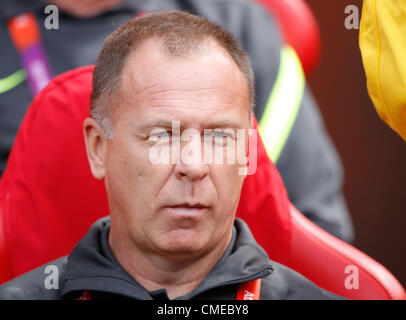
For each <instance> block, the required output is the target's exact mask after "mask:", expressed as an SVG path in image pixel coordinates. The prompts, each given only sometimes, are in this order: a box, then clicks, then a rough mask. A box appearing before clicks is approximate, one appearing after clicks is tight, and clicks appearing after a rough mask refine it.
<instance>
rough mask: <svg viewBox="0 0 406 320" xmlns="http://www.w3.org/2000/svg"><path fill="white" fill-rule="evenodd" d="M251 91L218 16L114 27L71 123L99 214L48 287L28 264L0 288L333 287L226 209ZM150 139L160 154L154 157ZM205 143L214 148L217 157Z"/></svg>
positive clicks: (234, 201)
mask: <svg viewBox="0 0 406 320" xmlns="http://www.w3.org/2000/svg"><path fill="white" fill-rule="evenodd" d="M254 101H255V99H254V77H253V72H252V69H251V65H250V60H249V58H248V56H247V54H246V53H245V52H244V51H243V50H242V49H241V48H240V46H239V44H238V42H237V41H236V40H235V39H234V38H233V36H232V35H231V34H230V33H228V32H226V31H224V30H223V29H222V28H221V27H220V26H218V25H215V24H213V23H211V22H209V21H207V20H205V19H203V18H200V17H197V16H194V15H191V14H189V13H184V12H177V11H170V12H163V13H155V14H148V15H145V16H143V17H141V18H137V19H134V20H132V21H130V22H128V23H126V24H125V25H123V26H121V27H120V28H118V29H117V30H116V31H115V32H114V33H113V34H112V35H111V36H110V37H109V38H108V39H107V40H106V42H105V44H104V46H103V49H102V51H101V53H100V55H99V57H98V60H97V62H96V66H95V70H94V79H93V88H92V96H91V117H90V118H88V119H86V120H85V121H84V125H83V128H84V137H85V141H86V150H87V155H88V159H89V164H90V168H91V172H92V174H93V176H94V177H95V178H97V179H104V182H105V186H106V191H107V195H108V202H109V209H110V217H111V218H104V219H102V220H100V221H98V222H96V223H95V225H94V226H93V227H92V228H91V229H90V231H89V233H88V234H87V235H86V236H85V237H84V238H83V239H82V240H81V241H80V242H79V243H78V245H77V246H76V247H75V249H74V250H73V252H72V253H71V254H70V255H69V256H68V258H67V260H66V259H65V258H62V259H59V260H58V261H56V262H55V263H54V264H56V265H57V266H58V268H59V269H60V270H61V271H60V274H61V279H60V281H59V283H60V288H59V289H58V290H47V289H46V287H45V286H44V283H43V282H42V278H41V277H39V274H40V273H42V268H39V269H36V270H34V271H32V272H29V273H28V274H25V275H23V276H21V277H19V278H16V279H14V280H12V281H10V282H8V283H6V284H5V285H3V286H2V287H1V288H0V297H1V298H3V299H32V298H33V299H61V298H66V299H81V298H82V299H83V298H91V299H115V298H132V299H148V300H151V299H181V300H184V299H188V300H189V299H235V298H236V295H237V292H238V288H239V287H241V286H244V284H245V283H246V282H247V281H254V280H258V279H260V281H256V282H255V283H257V284H258V283H261V287H260V295H259V297H258V298H260V299H336V298H339V297H337V296H335V295H333V294H331V293H329V292H326V291H324V290H322V289H320V288H318V287H317V286H316V285H314V284H313V283H311V282H310V281H308V280H307V279H306V278H304V277H302V276H301V275H299V274H298V273H296V272H294V271H293V270H290V269H288V268H286V267H284V266H282V265H280V264H278V263H275V262H272V261H270V260H269V259H268V257H267V255H266V254H265V252H264V251H263V249H262V248H261V247H260V246H259V245H258V244H257V243H256V242H255V240H254V238H253V236H252V235H251V233H250V231H249V229H248V227H247V225H246V224H245V223H244V222H243V221H242V220H238V219H235V213H236V209H237V206H238V202H239V198H240V193H241V188H242V184H243V181H244V177H245V176H244V175H243V174H241V170H240V169H241V163H240V162H239V161H231V160H236V159H237V158H240V156H241V155H243V156H245V154H246V153H245V150H246V149H245V148H246V147H247V144H248V138H247V137H248V135H247V134H246V135H245V136H244V138H243V141H242V142H243V145H244V146H245V148H243V149H239V148H234V147H233V146H235V144H233V143H231V142H232V141H237V143H238V142H241V141H239V139H240V138H239V137H241V135H239V136H238V132H240V133H241V132H245V133H247V132H248V130H249V128H250V126H251V120H252V113H253V110H252V108H253V104H254ZM173 122H176V123H179V127H178V128H176V127H174V126H173ZM178 129H179V131H178ZM186 132H188V133H190V132H192V133H193V134H192V135H188V137H189V138H190V137H192V139H189V138H186V139H185V138H184V135H186ZM196 133H197V137H198V139H195V138H196ZM224 138H225V139H224ZM177 143H179V144H177ZM207 145H208V146H207ZM178 147H179V150H177V148H178ZM152 150H154V151H157V150H158V151H159V152H161V155H162V154H164V153H165V151H169V154H170V155H172V159H171V161H170V162H165V161H163V162H159V163H156V162H155V161H153V159H152V158H153V156H152V154H153V152H152ZM207 150H211V151H213V150H214V153H213V154H215V153H216V152H217V151H219V150H222V151H224V152H223V153H221V154H222V156H219V157H218V158H216V160H222V161H210V157H207V153H206V152H207ZM230 150H231V151H235V152H233V153H232V154H233V155H234V159H230V158H227V159H226V157H228V156H229V153H230V152H229V151H230ZM201 151H202V152H201ZM162 159H163V158H161V160H162ZM244 166H246V164H243V167H244ZM276 245H277V244H276Z"/></svg>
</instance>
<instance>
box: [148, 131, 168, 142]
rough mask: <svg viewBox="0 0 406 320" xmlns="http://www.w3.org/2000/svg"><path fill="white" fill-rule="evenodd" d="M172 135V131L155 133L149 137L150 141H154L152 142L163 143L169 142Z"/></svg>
mask: <svg viewBox="0 0 406 320" xmlns="http://www.w3.org/2000/svg"><path fill="white" fill-rule="evenodd" d="M171 134H172V133H171V132H170V131H159V132H154V133H152V134H151V135H150V136H149V138H148V140H149V141H152V142H157V141H161V140H167V139H169V137H170V136H171Z"/></svg>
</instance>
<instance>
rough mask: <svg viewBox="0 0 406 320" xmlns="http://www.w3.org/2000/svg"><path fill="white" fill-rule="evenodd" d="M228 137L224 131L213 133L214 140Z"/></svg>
mask: <svg viewBox="0 0 406 320" xmlns="http://www.w3.org/2000/svg"><path fill="white" fill-rule="evenodd" d="M226 136H227V135H226V134H225V133H224V132H222V131H213V137H214V138H224V137H226Z"/></svg>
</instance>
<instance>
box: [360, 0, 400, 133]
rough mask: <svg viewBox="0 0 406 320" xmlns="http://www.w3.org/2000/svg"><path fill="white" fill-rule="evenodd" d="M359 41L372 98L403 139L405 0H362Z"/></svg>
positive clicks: (388, 122)
mask: <svg viewBox="0 0 406 320" xmlns="http://www.w3.org/2000/svg"><path fill="white" fill-rule="evenodd" d="M359 43H360V48H361V54H362V60H363V63H364V68H365V72H366V76H367V87H368V92H369V95H370V97H371V99H372V102H373V103H374V105H375V108H376V110H377V112H378V114H379V116H380V117H381V119H382V120H383V121H385V122H386V123H387V124H388V125H389V126H390V127H391V128H392V129H394V130H395V131H396V132H397V133H399V134H400V136H401V137H402V138H403V139H404V140H406V1H405V0H364V5H363V9H362V18H361V26H360V35H359Z"/></svg>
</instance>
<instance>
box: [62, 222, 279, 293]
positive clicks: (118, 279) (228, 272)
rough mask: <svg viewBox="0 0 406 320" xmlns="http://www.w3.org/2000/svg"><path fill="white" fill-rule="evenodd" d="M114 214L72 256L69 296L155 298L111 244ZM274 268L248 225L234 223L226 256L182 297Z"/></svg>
mask: <svg viewBox="0 0 406 320" xmlns="http://www.w3.org/2000/svg"><path fill="white" fill-rule="evenodd" d="M109 227H110V218H109V217H106V218H103V219H100V220H98V221H97V222H96V223H95V224H94V225H93V226H92V227H91V229H90V230H89V232H88V233H87V235H86V236H85V237H84V238H83V239H82V240H81V241H80V242H79V243H78V245H77V246H76V247H75V249H74V250H73V251H72V253H71V254H70V256H69V257H68V263H67V273H66V280H65V286H64V288H63V291H62V296H63V297H65V298H68V297H72V296H74V295H77V294H80V293H81V292H83V291H85V290H90V291H102V292H106V293H111V294H117V295H121V296H125V297H129V298H134V299H141V300H152V299H153V297H152V296H151V294H150V293H149V292H148V291H147V290H146V289H145V288H144V287H142V286H141V285H140V284H139V283H138V282H137V281H135V280H134V279H133V278H132V277H131V276H130V275H129V274H128V273H127V272H126V271H125V270H124V269H123V268H122V267H121V266H120V265H119V263H118V262H117V261H116V260H115V258H114V256H113V255H112V253H111V251H110V249H109V247H108V241H107V238H108V231H109ZM272 271H273V268H272V265H271V262H270V260H269V259H268V256H267V254H266V253H265V251H264V250H263V249H262V248H261V247H260V246H259V245H258V244H257V243H256V242H255V240H254V238H253V236H252V234H251V232H250V230H249V228H248V226H247V225H246V224H245V222H243V221H242V220H240V219H236V221H235V223H234V230H233V239H232V241H231V243H230V245H229V247H228V248H227V250H226V252H225V253H224V255H223V257H222V258H221V259H220V261H219V262H218V263H217V264H216V266H215V267H214V268H213V270H212V272H211V273H210V274H209V276H208V277H207V278H206V279H205V280H204V281H202V282H201V283H200V285H199V286H198V287H197V288H196V289H195V290H193V291H192V292H190V293H188V294H187V295H185V296H182V297H178V298H176V299H178V300H188V299H191V298H193V297H195V296H197V295H199V294H201V293H203V292H205V291H207V290H210V289H214V288H217V287H221V286H224V285H231V284H238V283H242V282H246V281H251V280H254V279H258V278H263V277H265V276H267V275H269V274H271V273H272Z"/></svg>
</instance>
